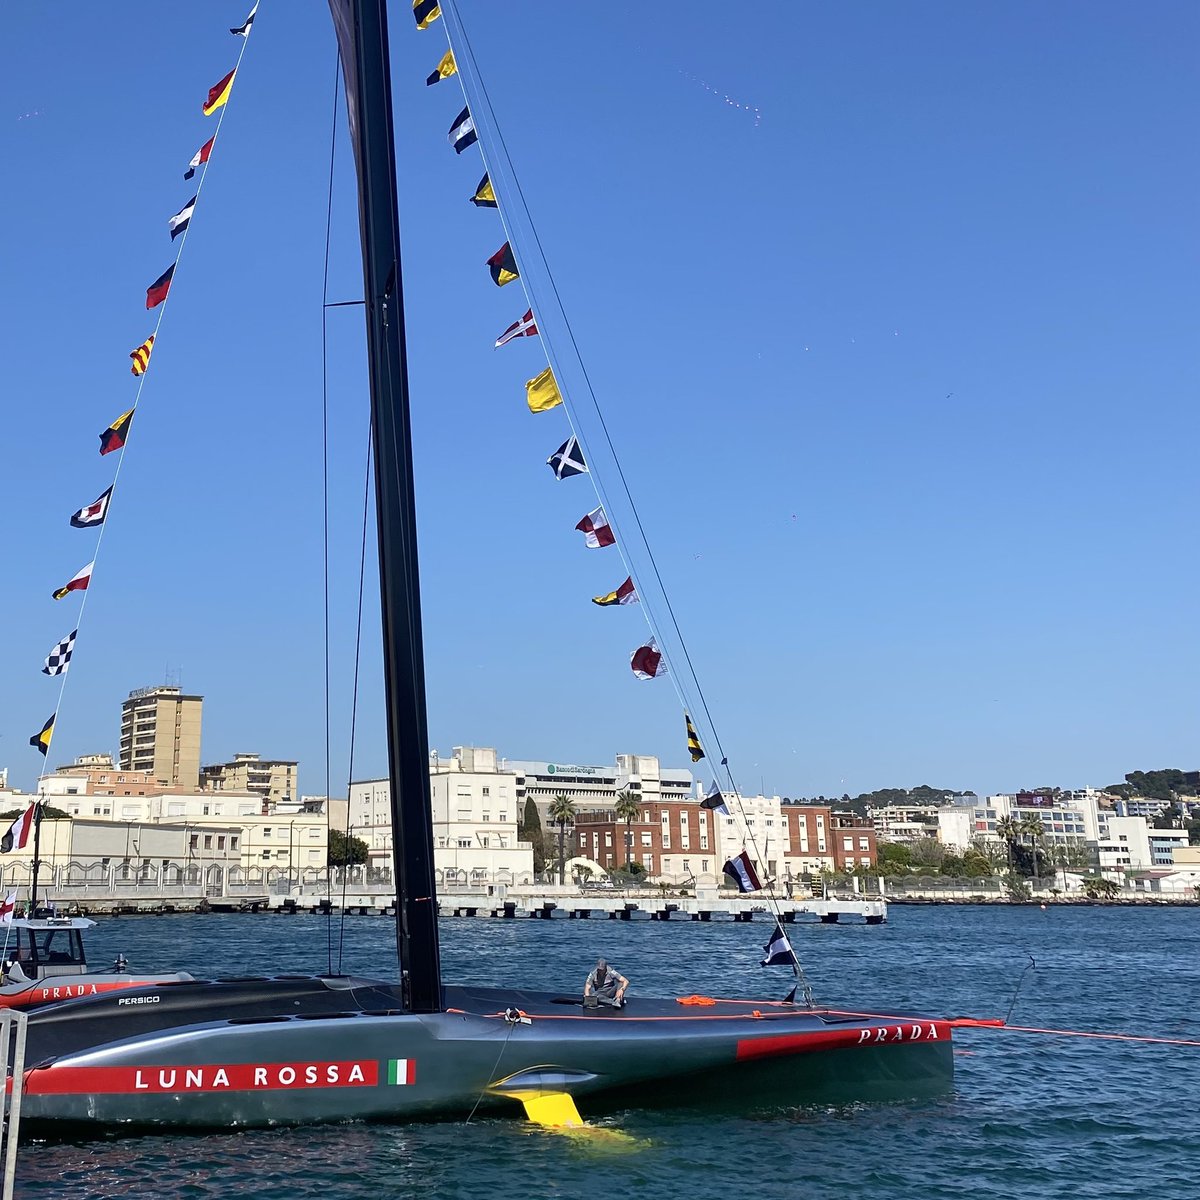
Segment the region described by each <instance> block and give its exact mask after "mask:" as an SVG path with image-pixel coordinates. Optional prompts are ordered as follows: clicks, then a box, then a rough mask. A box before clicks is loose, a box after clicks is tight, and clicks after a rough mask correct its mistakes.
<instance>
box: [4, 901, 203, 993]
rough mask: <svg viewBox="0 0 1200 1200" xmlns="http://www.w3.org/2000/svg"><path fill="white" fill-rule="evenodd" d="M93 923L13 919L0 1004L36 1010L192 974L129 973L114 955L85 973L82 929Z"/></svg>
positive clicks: (66, 919) (46, 918) (179, 979)
mask: <svg viewBox="0 0 1200 1200" xmlns="http://www.w3.org/2000/svg"><path fill="white" fill-rule="evenodd" d="M95 924H96V922H95V921H92V920H89V919H88V918H87V917H58V916H53V915H50V916H36V917H16V918H14V919H13V920H12V923H11V925H10V926H9V930H8V933H9V936H8V940H7V943H6V945H5V949H4V960H3V971H2V974H0V1008H23V1009H32V1008H41V1007H42V1006H43V1005H46V1004H54V1003H56V1002H57V1001H59V1000H74V999H76V998H77V997H79V996H98V995H100V994H101V993H103V992H113V991H117V990H118V989H120V988H137V987H147V986H152V985H158V984H166V983H189V982H191V980H192V978H193V977H192V976H191V975H188V974H187V973H186V972H183V971H179V972H176V973H175V974H156V975H135V974H133V973H132V972H131V971H130V970H129V964H128V962H126V960H125V956H124V955H118V957H117V959H116V961H115V962H114V963H113V964H112V966H111V967H109V968H107V970H104V971H99V972H94V973H93V972H89V971H88V965H87V956H86V955H85V954H84V950H83V931H84V930H85V929H91V928H92V926H94V925H95Z"/></svg>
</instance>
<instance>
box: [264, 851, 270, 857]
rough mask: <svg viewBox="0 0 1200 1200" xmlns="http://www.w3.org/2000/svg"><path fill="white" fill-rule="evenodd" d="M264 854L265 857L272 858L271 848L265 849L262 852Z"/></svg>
mask: <svg viewBox="0 0 1200 1200" xmlns="http://www.w3.org/2000/svg"><path fill="white" fill-rule="evenodd" d="M262 856H263V858H270V857H271V852H270V850H264V851H263V852H262Z"/></svg>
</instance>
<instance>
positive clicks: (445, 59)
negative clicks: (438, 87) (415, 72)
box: [425, 50, 458, 87]
mask: <svg viewBox="0 0 1200 1200" xmlns="http://www.w3.org/2000/svg"><path fill="white" fill-rule="evenodd" d="M457 73H458V63H456V62H455V61H454V51H453V50H447V51H446V53H445V54H443V55H442V61H441V62H440V63H438V65H437V67H436V68H435V69H434V70H433V71H431V72H430V73H429V77H428V78H427V79H426V80H425V86H426V87H432V86H433V85H434V84H435V83H441V82H442V80H443V79H449V78H450V76H451V75H456V74H457Z"/></svg>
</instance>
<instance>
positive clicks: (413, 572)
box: [22, 0, 953, 1129]
mask: <svg viewBox="0 0 1200 1200" xmlns="http://www.w3.org/2000/svg"><path fill="white" fill-rule="evenodd" d="M434 7H436V5H434ZM330 8H331V12H332V15H333V21H334V26H335V28H336V32H337V38H338V43H339V48H340V53H341V60H342V67H343V71H344V75H345V80H346V97H347V108H348V113H349V122H350V132H351V138H352V141H353V145H354V151H355V161H356V167H357V179H358V200H359V217H360V230H361V236H362V257H363V277H364V295H365V297H366V303H365V306H364V307H365V312H366V320H367V345H368V357H369V374H370V396H371V418H372V429H373V438H374V454H375V470H376V475H375V485H376V488H375V491H376V502H377V516H378V531H379V577H380V589H381V608H382V614H383V656H384V680H385V695H386V708H387V736H388V753H389V768H390V781H391V789H390V794H391V804H392V823H393V830H394V839H393V844H394V849H393V854H394V866H395V879H396V883H397V909H396V947H397V955H398V960H399V977H398V979H394V980H377V979H363V978H356V977H345V976H317V977H312V978H306V977H295V976H288V977H279V978H273V979H253V978H249V979H233V980H211V981H197V982H179V983H174V984H172V985H171V986H170V987H157V986H152V987H144V988H132V989H127V990H125V991H123V992H122V993H121V994H120V995H119V996H97V997H94V998H90V999H89V998H85V999H81V1000H73V1001H68V1002H66V1003H63V1004H59V1005H55V1006H53V1007H52V1008H50V1009H48V1010H46V1011H45V1012H42V1013H34V1014H33V1015H32V1016H31V1017H30V1018H29V1024H28V1044H27V1051H26V1061H27V1062H28V1063H30V1064H32V1065H31V1066H30V1068H29V1069H28V1070H27V1071H26V1072H25V1075H24V1078H23V1084H24V1096H23V1108H22V1119H23V1121H24V1122H25V1123H26V1124H27V1125H30V1126H32V1127H34V1128H39V1127H40V1128H43V1129H44V1128H45V1127H46V1126H64V1125H66V1126H69V1125H80V1124H82V1125H86V1126H89V1127H95V1126H97V1125H124V1126H126V1127H129V1126H134V1127H156V1126H157V1127H163V1126H168V1127H193V1128H215V1127H221V1128H228V1127H230V1126H266V1125H279V1124H302V1123H310V1122H320V1121H345V1120H348V1119H350V1120H409V1119H422V1118H440V1117H453V1116H459V1115H466V1114H468V1113H470V1112H471V1111H473V1110H474V1108H475V1107H477V1106H478V1107H490V1108H493V1109H501V1110H507V1111H511V1112H514V1113H518V1112H520V1111H521V1109H522V1108H523V1109H524V1111H525V1113H526V1114H527V1115H528V1116H529V1117H530V1118H531V1119H534V1120H537V1121H541V1122H543V1123H547V1124H572V1123H576V1122H578V1121H580V1120H581V1119H582V1118H581V1117H580V1109H582V1110H583V1112H584V1114H585V1115H586V1113H587V1112H588V1111H589V1108H590V1107H591V1106H592V1105H593V1104H596V1105H598V1104H601V1103H606V1104H612V1103H621V1102H623V1101H624V1100H628V1099H629V1098H631V1097H636V1100H637V1102H638V1103H645V1102H646V1101H647V1099H648V1098H649V1097H650V1096H651V1095H653V1096H654V1098H655V1102H656V1103H668V1102H671V1103H677V1102H683V1101H687V1100H689V1099H693V1098H695V1097H696V1096H699V1095H701V1094H703V1093H705V1092H706V1091H707V1092H710V1093H711V1092H712V1091H713V1090H715V1089H718V1088H719V1089H720V1090H721V1091H722V1092H724V1093H725V1095H726V1096H727V1097H728V1096H737V1097H746V1098H747V1099H748V1102H757V1101H758V1100H759V1099H761V1098H764V1097H767V1096H774V1097H775V1098H776V1099H780V1098H782V1099H783V1100H784V1101H787V1100H793V1101H798V1100H800V1099H802V1098H805V1097H806V1096H808V1095H809V1094H810V1093H811V1092H812V1091H813V1090H814V1089H819V1088H821V1087H827V1088H833V1087H835V1086H836V1087H837V1088H838V1089H840V1092H841V1094H857V1095H867V1096H871V1097H885V1096H892V1095H896V1094H905V1095H911V1094H914V1093H917V1092H922V1091H940V1090H944V1089H945V1088H947V1087H948V1086H949V1085H950V1082H951V1080H952V1077H953V1059H952V1049H951V1032H952V1030H951V1024H950V1023H949V1022H947V1021H945V1020H934V1019H929V1018H925V1017H917V1016H906V1015H897V1014H871V1013H863V1012H859V1013H855V1012H835V1011H831V1010H827V1009H820V1008H817V1007H812V1006H806V1005H803V1004H795V1003H792V1002H779V1001H774V1002H772V1001H761V1000H728V999H719V998H713V997H706V996H685V997H679V998H664V999H643V998H640V997H633V998H631V999H630V1000H629V1002H628V1004H627V1005H626V1006H625V1007H624V1008H611V1007H601V1008H596V1009H591V1008H584V1007H583V1005H582V1004H581V998H580V997H579V996H562V995H557V994H554V993H547V992H540V991H536V990H519V989H518V990H513V989H499V988H494V987H486V986H471V985H452V984H446V983H444V982H443V980H442V972H441V961H440V953H439V945H438V922H437V898H436V889H435V884H434V855H433V838H432V829H431V820H430V789H429V774H428V736H427V731H426V712H425V675H424V663H423V649H422V637H421V610H420V601H419V579H418V569H417V537H416V523H415V514H414V500H413V492H414V489H413V463H412V446H411V437H410V397H409V392H408V380H407V371H406V361H405V345H404V309H403V298H402V284H403V273H402V271H401V260H400V232H399V217H398V211H397V196H396V163H395V150H394V136H393V122H392V110H391V86H390V67H389V57H388V32H387V14H386V3H385V0H330Z"/></svg>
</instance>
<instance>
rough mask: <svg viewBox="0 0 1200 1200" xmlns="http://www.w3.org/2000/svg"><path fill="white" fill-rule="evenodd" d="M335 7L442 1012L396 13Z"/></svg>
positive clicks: (349, 3)
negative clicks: (395, 111)
mask: <svg viewBox="0 0 1200 1200" xmlns="http://www.w3.org/2000/svg"><path fill="white" fill-rule="evenodd" d="M329 7H330V10H331V12H332V13H333V21H334V25H335V26H336V27H337V32H338V44H339V46H340V49H341V56H342V70H343V73H344V74H345V77H346V107H347V112H348V115H349V118H350V136H351V140H352V141H353V143H354V157H355V162H356V164H357V167H358V212H359V225H360V228H361V231H362V257H363V284H364V295H365V298H366V304H365V308H366V316H367V356H368V358H369V359H370V372H371V422H372V435H373V438H374V453H375V499H376V507H377V511H378V525H379V588H380V601H381V608H382V610H383V668H384V674H383V677H384V692H385V696H386V704H387V726H388V763H389V767H390V779H391V803H392V860H393V864H394V867H395V872H396V900H397V911H396V950H397V953H398V954H399V957H400V972H401V979H402V981H403V984H404V993H405V1004H406V1007H407V1008H408V1009H409V1010H410V1011H412V1012H437V1011H439V1010H440V1009H441V1007H442V979H441V963H440V959H439V954H438V930H437V896H436V894H435V891H434V882H433V828H432V824H431V817H430V796H429V733H428V729H427V727H426V719H425V661H424V652H423V649H422V643H421V597H420V581H419V578H418V574H417V521H416V507H415V502H414V498H413V464H412V430H411V422H410V414H409V404H408V363H407V356H406V354H405V348H404V302H403V296H402V293H401V287H400V218H399V215H398V212H397V205H396V154H395V144H394V140H393V129H392V95H391V78H392V76H391V67H390V65H389V59H388V32H387V12H386V5H385V0H329Z"/></svg>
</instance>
